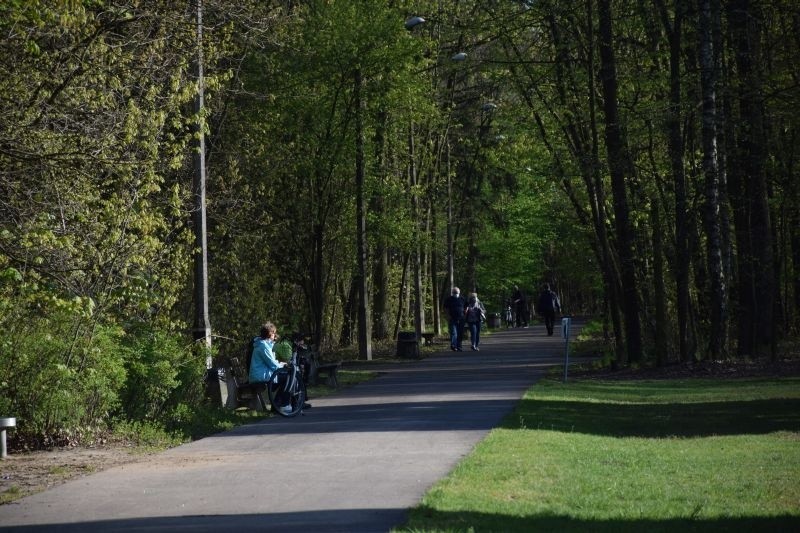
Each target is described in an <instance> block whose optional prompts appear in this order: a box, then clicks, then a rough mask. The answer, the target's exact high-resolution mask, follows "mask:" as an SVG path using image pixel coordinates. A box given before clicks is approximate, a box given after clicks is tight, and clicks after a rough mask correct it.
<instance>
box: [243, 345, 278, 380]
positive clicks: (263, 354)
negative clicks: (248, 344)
mask: <svg viewBox="0 0 800 533" xmlns="http://www.w3.org/2000/svg"><path fill="white" fill-rule="evenodd" d="M273 346H275V341H272V340H268V339H262V338H261V337H254V338H253V357H252V358H251V360H250V383H263V382H267V381H269V380H270V378H271V377H272V374H274V373H275V371H276V370H277V369H278V368H279V367H280V366H281V364H280V363H279V362H278V360H277V359H276V358H275V354H274V353H273V352H272V348H273Z"/></svg>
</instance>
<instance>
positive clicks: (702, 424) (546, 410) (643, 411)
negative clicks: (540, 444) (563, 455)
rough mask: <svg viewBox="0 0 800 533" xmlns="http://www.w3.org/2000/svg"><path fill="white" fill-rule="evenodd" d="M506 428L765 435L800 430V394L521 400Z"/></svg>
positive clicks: (653, 434)
mask: <svg viewBox="0 0 800 533" xmlns="http://www.w3.org/2000/svg"><path fill="white" fill-rule="evenodd" d="M503 427H504V428H505V429H520V428H527V429H547V430H554V431H567V432H578V433H586V434H592V435H604V436H612V437H654V438H658V437H669V436H678V437H705V436H710V435H751V434H752V435H760V434H765V433H772V432H774V431H800V399H785V398H782V399H772V400H752V401H734V402H707V403H671V404H619V403H595V402H580V401H552V400H522V401H521V402H520V404H519V406H518V409H517V412H516V413H515V414H514V415H512V416H510V417H508V418H507V419H506V420H505V422H504V424H503Z"/></svg>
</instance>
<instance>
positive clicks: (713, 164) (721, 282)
mask: <svg viewBox="0 0 800 533" xmlns="http://www.w3.org/2000/svg"><path fill="white" fill-rule="evenodd" d="M711 4H712V2H711V0H700V10H699V16H700V24H699V27H700V32H699V38H700V42H699V61H700V86H701V91H702V100H703V115H702V117H703V118H702V138H703V142H702V144H703V174H704V175H705V193H706V205H705V227H706V247H707V250H706V254H707V256H706V260H707V261H708V278H709V285H710V289H711V298H710V302H709V307H710V312H711V313H710V314H711V330H710V331H709V339H708V353H707V355H708V357H710V358H711V360H714V361H715V360H718V359H719V358H720V357H724V356H726V355H727V338H728V328H727V314H728V308H727V287H726V279H725V271H724V269H723V265H722V246H723V245H722V232H721V227H720V206H719V167H718V164H717V163H718V154H717V101H716V98H717V87H716V85H717V81H716V80H717V60H716V55H717V54H716V51H715V49H714V40H713V35H712V18H713V17H714V16H715V14H714V13H713V12H712V7H711Z"/></svg>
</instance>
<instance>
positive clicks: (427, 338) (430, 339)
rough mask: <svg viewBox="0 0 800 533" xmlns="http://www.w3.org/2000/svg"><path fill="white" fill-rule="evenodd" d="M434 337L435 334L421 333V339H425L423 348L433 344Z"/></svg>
mask: <svg viewBox="0 0 800 533" xmlns="http://www.w3.org/2000/svg"><path fill="white" fill-rule="evenodd" d="M435 336H436V334H435V333H423V334H422V338H423V339H425V346H430V345H431V344H433V338H434V337H435Z"/></svg>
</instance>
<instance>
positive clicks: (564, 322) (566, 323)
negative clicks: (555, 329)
mask: <svg viewBox="0 0 800 533" xmlns="http://www.w3.org/2000/svg"><path fill="white" fill-rule="evenodd" d="M571 324H572V318H571V317H568V316H565V317H564V318H562V319H561V338H563V339H564V383H566V382H567V367H568V366H569V328H570V325H571Z"/></svg>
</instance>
